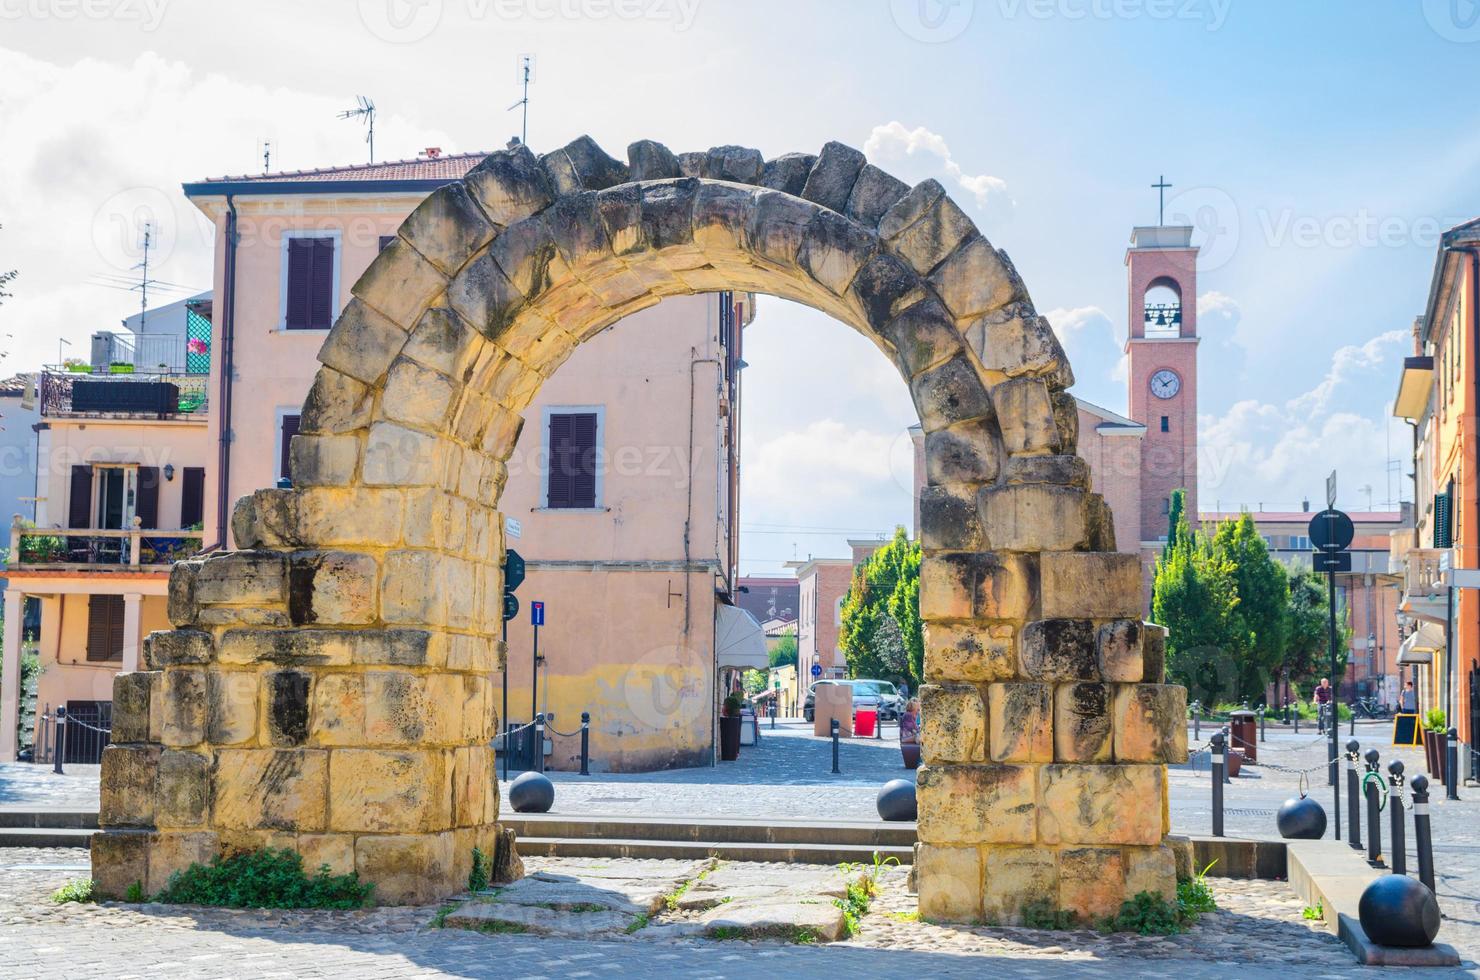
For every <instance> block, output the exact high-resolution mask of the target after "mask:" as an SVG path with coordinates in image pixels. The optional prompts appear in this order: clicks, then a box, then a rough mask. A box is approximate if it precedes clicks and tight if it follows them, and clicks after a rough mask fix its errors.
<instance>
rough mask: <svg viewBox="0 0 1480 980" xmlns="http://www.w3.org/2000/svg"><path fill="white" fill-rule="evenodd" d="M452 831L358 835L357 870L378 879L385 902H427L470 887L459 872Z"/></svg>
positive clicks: (378, 891)
mask: <svg viewBox="0 0 1480 980" xmlns="http://www.w3.org/2000/svg"><path fill="white" fill-rule="evenodd" d="M453 842H454V835H453V833H452V832H451V831H444V832H442V833H436V834H392V835H388V836H382V835H378V834H364V835H362V836H359V837H356V838H355V870H356V871H358V872H359V873H360V880H361V881H373V882H375V900H376V901H377V902H379V903H381V904H383V905H426V904H429V903H432V902H437V901H440V900H441V899H443V898H445V897H447V896H448V895H451V894H453V893H454V892H457V891H459V890H461V889H463V888H466V887H467V881H466V876H463V877H462V878H459V876H458V874H457V858H456V855H455V854H454V853H453Z"/></svg>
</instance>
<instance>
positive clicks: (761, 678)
mask: <svg viewBox="0 0 1480 980" xmlns="http://www.w3.org/2000/svg"><path fill="white" fill-rule="evenodd" d="M740 685H741V686H742V687H744V688H745V693H746V694H759V693H761V692H762V691H764V690H765V689H766V672H765V671H764V670H747V671H746V672H745V673H744V674H742V675H741V677H740Z"/></svg>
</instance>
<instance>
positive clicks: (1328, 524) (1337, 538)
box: [1310, 509, 1356, 551]
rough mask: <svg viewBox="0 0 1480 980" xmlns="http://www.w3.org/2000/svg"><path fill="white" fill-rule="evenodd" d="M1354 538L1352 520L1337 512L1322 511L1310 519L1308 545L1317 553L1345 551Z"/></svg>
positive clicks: (1354, 530)
mask: <svg viewBox="0 0 1480 980" xmlns="http://www.w3.org/2000/svg"><path fill="white" fill-rule="evenodd" d="M1355 536H1356V529H1355V528H1354V527H1352V519H1351V518H1350V517H1347V516H1346V515H1345V514H1344V513H1342V512H1341V511H1339V510H1331V509H1328V510H1323V511H1321V512H1320V513H1319V514H1317V515H1316V516H1315V517H1312V518H1311V519H1310V543H1311V545H1312V546H1313V547H1314V548H1315V549H1316V550H1317V551H1345V550H1346V549H1347V548H1348V547H1349V546H1350V545H1351V543H1352V538H1353V537H1355Z"/></svg>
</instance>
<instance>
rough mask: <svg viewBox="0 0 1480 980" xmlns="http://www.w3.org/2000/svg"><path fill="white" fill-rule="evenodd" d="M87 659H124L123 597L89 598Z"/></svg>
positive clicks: (98, 596) (95, 596) (96, 596)
mask: <svg viewBox="0 0 1480 980" xmlns="http://www.w3.org/2000/svg"><path fill="white" fill-rule="evenodd" d="M87 659H88V660H98V661H102V660H121V659H123V596H121V595H94V596H88V598H87Z"/></svg>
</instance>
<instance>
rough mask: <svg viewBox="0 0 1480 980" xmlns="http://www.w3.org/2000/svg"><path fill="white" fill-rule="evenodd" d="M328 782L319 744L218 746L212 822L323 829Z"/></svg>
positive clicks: (238, 826) (243, 826) (225, 825)
mask: <svg viewBox="0 0 1480 980" xmlns="http://www.w3.org/2000/svg"><path fill="white" fill-rule="evenodd" d="M328 787H329V761H328V753H327V752H325V751H323V750H321V749H220V750H218V751H217V752H216V802H215V808H214V810H213V811H212V812H213V814H214V821H213V822H214V825H215V826H216V827H219V828H222V829H227V830H258V829H269V830H296V831H300V832H303V831H308V832H313V831H317V830H323V829H324V825H325V822H326V819H327V812H328Z"/></svg>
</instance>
